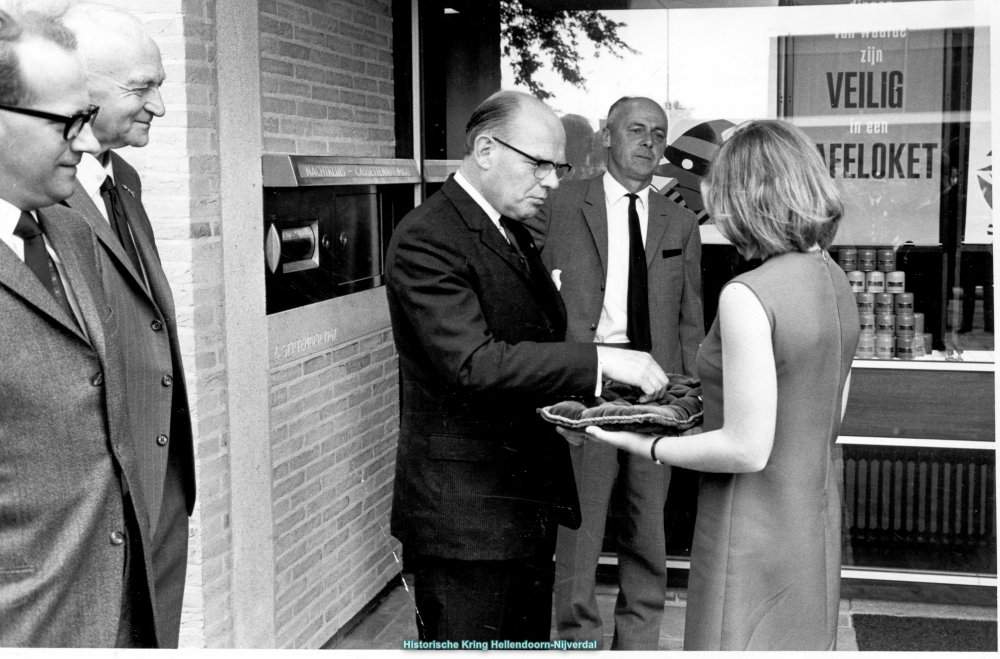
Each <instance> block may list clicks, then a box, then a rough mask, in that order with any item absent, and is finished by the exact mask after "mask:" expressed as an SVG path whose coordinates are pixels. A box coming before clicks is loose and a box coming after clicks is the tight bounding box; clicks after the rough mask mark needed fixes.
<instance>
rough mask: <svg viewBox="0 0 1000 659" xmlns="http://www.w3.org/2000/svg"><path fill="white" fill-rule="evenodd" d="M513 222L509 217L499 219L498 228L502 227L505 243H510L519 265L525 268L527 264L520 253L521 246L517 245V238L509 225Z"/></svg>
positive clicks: (522, 253)
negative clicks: (519, 261)
mask: <svg viewBox="0 0 1000 659" xmlns="http://www.w3.org/2000/svg"><path fill="white" fill-rule="evenodd" d="M514 222H515V220H512V219H510V218H509V217H503V216H501V217H500V226H501V227H503V232H504V235H505V236H507V242H508V243H510V246H511V247H512V248H513V249H514V253H515V254H517V258H519V259H520V260H521V265H523V266H524V267H525V268H527V267H528V262H527V261H526V260H525V258H524V252H522V251H521V245H519V244H518V242H517V236H515V235H514V229H513V228H511V225H512V224H513V223H514Z"/></svg>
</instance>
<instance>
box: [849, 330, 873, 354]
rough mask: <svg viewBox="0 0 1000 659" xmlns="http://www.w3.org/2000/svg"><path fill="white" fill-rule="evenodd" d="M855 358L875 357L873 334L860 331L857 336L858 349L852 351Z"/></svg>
mask: <svg viewBox="0 0 1000 659" xmlns="http://www.w3.org/2000/svg"><path fill="white" fill-rule="evenodd" d="M854 358H855V359H875V335H874V334H872V333H870V332H862V333H861V336H859V337H858V349H857V350H855V351H854Z"/></svg>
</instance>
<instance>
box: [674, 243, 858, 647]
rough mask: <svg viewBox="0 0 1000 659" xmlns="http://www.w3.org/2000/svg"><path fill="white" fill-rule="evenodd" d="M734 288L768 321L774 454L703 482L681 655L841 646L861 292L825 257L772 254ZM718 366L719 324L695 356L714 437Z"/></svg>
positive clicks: (719, 405) (719, 396) (719, 409)
mask: <svg viewBox="0 0 1000 659" xmlns="http://www.w3.org/2000/svg"><path fill="white" fill-rule="evenodd" d="M734 281H738V282H740V283H742V284H745V285H746V286H748V287H749V288H750V290H752V291H753V292H754V294H755V295H756V296H757V298H758V299H759V300H760V302H761V304H762V305H763V307H764V309H765V311H766V312H767V317H768V319H769V320H770V324H771V339H772V345H773V347H774V359H775V366H776V371H777V376H778V412H777V423H776V428H775V437H774V447H773V449H772V451H771V456H770V458H769V459H768V462H767V466H766V467H765V468H764V469H763V470H762V471H760V472H757V473H748V474H711V473H704V474H702V475H701V483H700V488H699V494H698V516H697V521H696V524H695V532H694V543H693V545H692V549H691V576H690V581H689V584H688V605H687V614H686V622H685V630H684V649H685V650H720V649H721V650H828V649H833V647H834V645H835V642H836V636H837V618H838V610H839V604H840V560H841V544H840V534H841V493H842V482H843V471H842V463H841V462H840V461H839V457H840V448H839V447H838V446H837V445H836V443H835V442H836V440H837V435H838V434H839V432H840V410H841V397H842V394H843V390H844V382H845V380H846V379H847V375H848V373H849V372H850V368H851V360H852V359H853V357H854V351H855V349H856V347H857V342H858V334H859V326H860V323H859V319H858V312H857V307H856V304H855V299H854V295H853V293H852V292H851V288H850V285H849V284H848V283H847V277H846V275H845V274H844V272H843V271H842V270H841V269H840V267H839V266H838V265H837V264H836V262H835V261H834V260H833V259H832V258H831V257H830V255H829V254H828V253H826V252H825V251H815V252H808V253H799V252H794V253H789V254H783V255H780V256H775V257H772V258H771V259H769V260H767V261H766V262H764V264H763V265H761V266H760V267H759V268H757V269H756V270H753V271H751V272H747V273H744V274H742V275H740V276H738V277H736V278H735V279H734ZM722 359H723V354H722V342H721V337H720V333H719V319H718V318H716V320H715V323H714V324H713V325H712V328H711V330H709V333H708V336H707V337H706V338H705V341H704V343H703V344H702V347H701V350H700V352H699V354H698V374H699V376H700V378H701V382H702V392H703V397H704V405H705V431H706V432H707V431H710V430H716V429H718V428H721V427H722V424H723V381H722ZM838 467H839V468H838Z"/></svg>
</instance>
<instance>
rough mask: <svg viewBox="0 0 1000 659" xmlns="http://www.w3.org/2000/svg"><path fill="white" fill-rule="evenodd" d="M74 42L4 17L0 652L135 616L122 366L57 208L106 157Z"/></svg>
mask: <svg viewBox="0 0 1000 659" xmlns="http://www.w3.org/2000/svg"><path fill="white" fill-rule="evenodd" d="M75 47H76V42H75V39H74V38H73V36H72V34H71V33H70V32H69V31H68V30H66V28H65V27H64V26H63V25H62V24H61V23H60V22H58V21H57V20H55V19H54V18H52V17H46V16H43V15H40V14H38V13H32V12H27V13H23V14H19V15H17V16H14V15H11V14H9V13H6V12H0V142H2V144H3V149H0V333H2V336H3V341H2V342H0V483H2V485H0V646H43V647H52V646H73V647H111V646H114V645H116V644H118V643H119V639H120V632H121V630H122V629H123V628H127V627H128V624H127V620H128V618H129V616H130V612H131V611H132V610H133V609H135V608H139V607H141V606H142V602H139V601H134V599H133V598H132V597H131V594H130V592H129V589H128V586H127V579H126V569H125V568H126V561H127V558H128V556H127V553H126V542H127V536H126V534H127V528H126V522H125V518H126V515H127V511H126V509H125V504H124V501H123V495H122V491H123V488H124V487H125V486H126V483H125V482H124V481H123V479H122V478H121V477H120V474H121V465H122V460H123V455H122V453H121V448H120V447H121V444H122V432H121V431H122V427H123V423H122V422H123V417H124V413H123V409H122V406H121V397H122V395H123V393H122V388H123V384H124V382H123V378H122V377H121V375H122V363H121V362H122V357H121V355H120V353H118V351H117V346H116V343H117V337H115V336H114V335H113V333H112V332H111V331H109V330H108V325H110V324H109V323H108V322H107V321H108V320H109V307H108V305H107V302H106V300H105V298H104V295H103V292H102V291H101V282H100V278H99V277H98V275H97V265H96V260H95V253H94V235H93V233H92V232H91V230H90V229H89V228H88V227H87V225H86V224H84V223H83V222H82V221H81V220H80V218H79V217H77V216H75V214H74V213H72V211H70V210H69V209H67V208H66V207H65V206H62V205H60V202H62V201H63V200H65V199H66V198H67V197H69V196H70V195H71V194H72V193H73V191H74V187H75V176H76V171H77V165H78V164H79V162H80V158H81V154H82V153H83V152H85V151H87V152H96V151H97V150H98V148H99V145H98V142H97V140H96V139H95V138H94V134H93V132H92V130H91V122H92V121H93V119H94V117H95V116H96V115H97V111H98V109H97V108H96V107H94V106H91V105H90V100H89V96H88V93H87V88H86V78H85V77H84V72H83V68H82V67H81V65H80V63H79V62H78V61H77V59H76V57H75V56H74V52H73V51H74V49H75ZM147 606H148V603H147Z"/></svg>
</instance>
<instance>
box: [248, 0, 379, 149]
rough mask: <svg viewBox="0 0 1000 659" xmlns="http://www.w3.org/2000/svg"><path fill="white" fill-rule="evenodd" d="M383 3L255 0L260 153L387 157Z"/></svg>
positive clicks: (361, 0) (365, 1) (337, 0)
mask: <svg viewBox="0 0 1000 659" xmlns="http://www.w3.org/2000/svg"><path fill="white" fill-rule="evenodd" d="M390 7H391V5H390V0H353V1H348V0H259V8H260V32H261V35H260V46H261V59H260V66H261V93H262V95H263V99H262V110H263V118H264V151H265V152H266V153H297V154H326V155H336V156H369V157H381V158H392V157H394V155H395V147H394V134H395V133H394V116H393V80H392V17H391V9H390Z"/></svg>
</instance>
